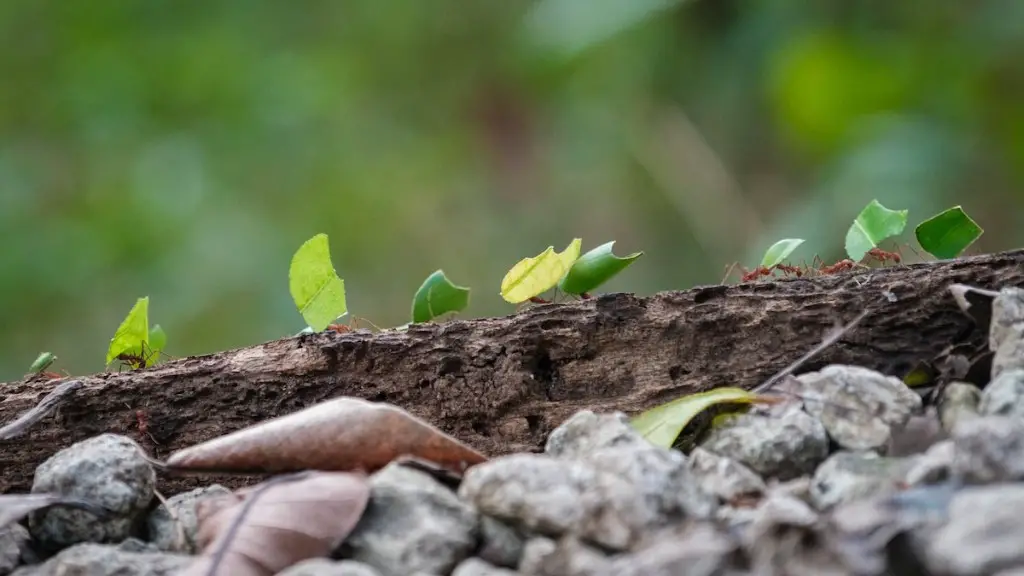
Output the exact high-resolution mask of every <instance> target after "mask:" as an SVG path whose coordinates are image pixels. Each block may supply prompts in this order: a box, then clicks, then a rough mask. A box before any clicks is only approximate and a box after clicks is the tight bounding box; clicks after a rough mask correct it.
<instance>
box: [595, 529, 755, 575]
mask: <svg viewBox="0 0 1024 576" xmlns="http://www.w3.org/2000/svg"><path fill="white" fill-rule="evenodd" d="M738 550H739V544H738V543H737V542H736V541H734V540H733V539H731V538H729V537H728V536H726V535H725V534H722V533H721V532H719V531H718V530H715V529H714V527H713V526H712V525H711V524H709V523H691V524H684V525H680V526H677V527H674V528H673V529H670V530H665V531H662V532H661V533H659V534H657V535H656V536H654V537H652V538H651V541H650V542H649V543H647V545H645V546H644V547H643V548H641V549H639V550H637V551H635V552H633V553H631V554H624V555H620V556H617V557H616V558H614V559H613V560H612V563H611V566H610V567H609V569H608V571H607V574H608V576H612V575H615V576H676V575H677V574H686V575H687V576H717V575H720V574H724V573H726V572H727V571H728V570H729V569H730V568H731V567H732V566H731V565H732V564H733V563H734V561H735V560H736V558H737V555H738Z"/></svg>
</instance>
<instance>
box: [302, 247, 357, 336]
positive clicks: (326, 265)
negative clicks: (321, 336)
mask: <svg viewBox="0 0 1024 576" xmlns="http://www.w3.org/2000/svg"><path fill="white" fill-rule="evenodd" d="M288 288H289V290H290V291H291V294H292V299H293V300H294V301H295V306H296V307H298V309H299V313H300V314H302V318H303V319H305V321H306V323H307V324H309V326H310V327H311V328H313V330H315V331H317V332H319V331H321V330H323V329H325V328H327V326H328V325H329V324H330V323H331V322H334V321H335V320H336V319H337V318H339V317H341V316H344V315H345V314H346V313H347V312H348V308H347V307H346V304H345V282H344V280H342V279H341V278H339V277H338V273H337V272H336V271H335V270H334V265H333V264H332V263H331V250H330V246H329V245H328V242H327V235H326V234H317V235H316V236H313V237H312V238H310V239H309V240H306V242H304V243H303V244H302V246H299V249H298V250H296V251H295V255H294V256H292V262H291V267H290V268H289V270H288Z"/></svg>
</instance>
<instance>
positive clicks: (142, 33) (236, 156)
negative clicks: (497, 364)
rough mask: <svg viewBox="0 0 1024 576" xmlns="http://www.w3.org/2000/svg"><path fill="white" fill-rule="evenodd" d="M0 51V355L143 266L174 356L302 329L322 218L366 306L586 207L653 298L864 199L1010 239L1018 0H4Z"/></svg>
mask: <svg viewBox="0 0 1024 576" xmlns="http://www.w3.org/2000/svg"><path fill="white" fill-rule="evenodd" d="M0 48H2V50H0V235H2V240H3V250H2V251H0V296H2V304H0V380H12V379H17V378H19V377H21V376H22V374H24V373H25V372H26V370H27V369H28V366H29V364H30V363H31V362H32V360H33V359H34V358H35V357H36V355H37V353H39V352H40V351H42V350H50V351H53V352H55V353H56V354H57V355H58V356H59V357H60V360H59V361H58V364H57V365H56V366H55V367H57V368H65V369H67V370H69V371H70V372H72V373H74V374H83V373H90V372H94V371H98V370H101V369H102V368H103V359H104V354H105V352H106V347H107V344H108V341H109V339H110V337H111V336H112V335H113V333H114V331H115V329H116V328H117V326H118V324H119V322H120V321H121V319H122V318H123V317H124V315H125V314H127V313H128V311H129V309H130V308H131V306H132V304H133V303H134V302H135V299H136V298H138V297H139V296H145V295H148V296H150V300H151V301H150V318H151V322H152V323H159V324H161V325H162V326H164V327H165V329H166V330H167V332H168V334H169V343H168V349H167V351H168V352H169V353H171V354H174V355H177V356H185V355H189V354H199V353H209V352H215V351H218V350H223V349H227V348H233V347H240V346H246V345H250V344H256V343H259V342H263V341H266V340H270V339H275V338H280V337H283V336H287V335H290V334H293V333H295V332H296V331H298V330H300V329H301V328H303V326H304V323H303V321H302V318H301V316H300V315H299V314H298V312H297V311H296V309H295V306H294V304H293V302H292V300H291V297H290V295H289V293H288V279H287V273H288V264H289V259H290V257H291V254H292V253H293V251H294V250H295V249H296V248H298V246H299V245H300V244H301V243H302V242H303V241H305V240H306V239H307V238H309V237H311V236H313V235H314V234H316V233H318V232H325V233H327V234H329V236H330V242H331V249H332V254H333V259H334V262H335V265H336V267H337V269H338V272H339V274H340V275H341V276H342V277H343V278H345V280H346V287H347V290H348V299H349V308H350V311H351V313H353V314H355V315H356V316H360V317H365V318H368V319H370V320H372V321H373V322H374V323H376V324H377V325H379V326H382V327H386V326H395V325H398V324H402V323H405V322H407V321H408V317H409V307H410V301H411V298H412V295H413V293H414V291H415V290H416V288H417V287H418V286H419V284H420V282H421V281H422V280H423V279H424V278H425V277H426V276H427V275H428V274H429V273H430V272H432V271H434V270H436V269H438V268H443V269H444V270H445V272H446V273H447V274H448V276H449V277H450V278H451V279H452V280H453V281H455V282H456V283H459V284H463V285H469V286H471V287H472V288H473V290H474V291H473V296H472V302H471V306H470V309H469V310H468V311H467V313H465V314H463V316H462V317H464V318H465V317H476V316H484V315H487V316H490V315H503V314H508V313H511V312H513V311H514V307H513V306H511V305H509V304H506V303H505V302H503V301H502V300H501V298H500V297H499V295H498V287H499V284H500V282H501V278H502V276H503V275H504V273H505V271H506V270H508V268H509V267H511V266H512V265H513V264H514V263H515V262H516V261H517V260H519V259H520V258H522V257H524V256H530V255H535V254H537V253H539V252H540V251H542V250H543V249H544V248H546V247H547V246H549V245H555V247H556V248H557V249H559V250H560V249H562V248H564V247H565V245H566V244H568V242H569V241H570V240H571V239H572V238H573V237H574V236H580V237H582V238H583V242H584V244H583V249H584V250H588V249H590V248H593V247H594V246H596V245H598V244H601V243H603V242H605V241H608V240H616V241H617V243H616V246H615V248H616V252H617V253H618V254H626V253H629V252H632V251H635V250H644V251H645V252H646V255H645V256H644V257H643V258H641V259H640V260H638V261H637V262H636V263H635V264H634V265H633V266H632V267H631V268H629V269H628V270H627V271H626V272H625V273H623V274H622V275H620V276H619V277H617V278H615V279H614V280H613V281H612V282H610V283H609V284H608V285H606V286H605V287H604V289H603V291H628V292H636V293H638V294H641V295H646V294H650V293H653V292H657V291H662V290H671V289H685V288H689V287H692V286H693V285H695V284H710V283H717V282H719V281H720V280H721V278H722V274H723V270H724V268H725V266H726V265H728V264H729V263H731V262H733V261H737V260H739V261H741V262H742V263H744V264H745V265H747V266H751V267H752V266H753V265H754V264H756V262H757V260H758V259H759V256H760V254H761V252H763V250H764V249H765V248H766V247H767V246H768V245H770V244H771V243H772V242H773V241H774V240H776V239H778V238H781V237H787V236H797V237H801V238H806V239H807V242H806V243H805V245H804V246H802V247H801V248H800V249H799V250H798V251H797V253H796V254H795V255H794V258H795V259H796V260H800V259H806V260H808V261H809V260H811V258H812V257H813V256H814V255H815V254H819V255H821V256H822V257H823V258H825V259H829V260H832V261H834V260H836V259H838V258H841V257H843V254H842V249H843V247H842V243H843V238H844V233H845V230H846V228H847V227H848V226H849V224H850V221H851V220H852V219H853V218H854V217H855V216H856V214H857V212H858V211H859V210H860V209H861V208H862V207H863V206H864V205H865V204H866V203H867V202H868V201H870V200H871V199H872V198H877V199H878V200H879V201H881V202H882V203H883V204H885V205H886V206H888V207H890V208H906V209H909V210H910V223H909V225H908V230H907V232H906V233H905V234H904V240H903V241H904V242H906V243H911V244H912V243H913V240H912V229H913V226H914V225H916V224H917V223H918V222H919V221H920V220H922V219H924V218H925V217H927V216H930V215H931V214H933V213H935V212H938V211H939V210H942V209H944V208H946V207H948V206H950V205H954V204H962V205H963V206H964V208H965V209H966V210H967V212H968V213H969V214H971V215H972V216H973V217H974V218H975V219H976V220H977V221H978V222H979V223H980V224H981V225H982V227H984V228H985V229H986V233H985V235H984V236H983V237H982V239H981V240H980V241H979V242H978V243H977V244H976V245H975V246H974V247H973V248H972V251H973V252H975V253H977V252H991V251H998V250H1004V249H1010V248H1013V247H1016V246H1018V245H1020V244H1022V242H1024V217H1022V213H1021V210H1020V208H1021V202H1022V195H1021V194H1020V193H1019V190H1021V189H1022V188H1021V185H1022V184H1024V105H1022V104H1024V58H1022V55H1024V2H1021V1H1020V0H978V1H976V2H952V1H943V0H928V1H923V0H918V1H913V0H912V1H907V2H881V1H865V2H848V1H846V0H819V1H817V2H806V1H793V0H774V1H772V2H743V1H740V0H703V1H700V0H694V1H692V2H679V1H675V0H477V1H475V2H465V1H455V0H432V1H430V2H424V1H409V0H407V1H401V0H396V1H392V2H370V1H356V0H350V1H341V0H336V1H310V2H304V3H298V4H292V3H285V2H266V1H256V0H244V1H243V0H221V1H210V2H202V3H200V2H194V3H193V2H179V3H170V2H158V1H155V0H153V1H129V0H89V1H87V2H57V1H45V0H5V1H4V2H2V3H0ZM904 254H905V255H910V254H909V253H908V252H907V251H906V250H904Z"/></svg>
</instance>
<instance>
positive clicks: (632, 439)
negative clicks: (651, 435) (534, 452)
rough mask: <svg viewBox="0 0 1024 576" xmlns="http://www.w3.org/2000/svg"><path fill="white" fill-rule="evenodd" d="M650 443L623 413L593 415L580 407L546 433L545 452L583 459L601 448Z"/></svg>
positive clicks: (649, 444) (562, 456)
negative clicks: (559, 424) (549, 432)
mask: <svg viewBox="0 0 1024 576" xmlns="http://www.w3.org/2000/svg"><path fill="white" fill-rule="evenodd" d="M637 446H651V443H650V442H648V441H647V440H645V439H644V437H643V436H641V435H640V433H639V432H637V431H636V429H635V428H633V427H632V426H630V424H629V418H628V417H627V416H626V415H625V414H624V413H622V412H609V413H605V414H595V413H594V412H593V411H591V410H581V411H579V412H577V413H575V414H573V416H572V417H571V418H569V419H568V420H566V421H565V422H563V423H562V425H561V426H559V427H557V428H555V429H554V430H552V431H551V434H549V435H548V440H547V443H546V444H545V445H544V453H545V454H550V455H551V456H556V457H559V458H581V459H586V458H587V457H588V456H589V455H591V454H592V453H593V452H595V451H597V450H599V449H601V448H613V447H637Z"/></svg>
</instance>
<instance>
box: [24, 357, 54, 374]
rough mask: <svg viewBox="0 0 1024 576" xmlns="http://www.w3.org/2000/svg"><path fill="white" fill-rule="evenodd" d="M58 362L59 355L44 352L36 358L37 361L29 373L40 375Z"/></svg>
mask: <svg viewBox="0 0 1024 576" xmlns="http://www.w3.org/2000/svg"><path fill="white" fill-rule="evenodd" d="M56 360H57V355H56V354H54V353H53V352H43V353H41V354H40V355H39V356H38V357H36V361H35V362H33V363H32V366H30V367H29V369H28V371H29V373H30V374H39V373H40V372H42V371H43V370H46V369H47V368H49V367H50V364H53V363H54V362H55V361H56Z"/></svg>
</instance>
